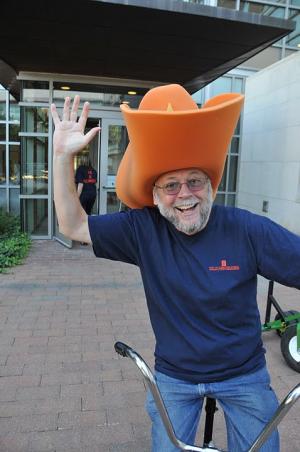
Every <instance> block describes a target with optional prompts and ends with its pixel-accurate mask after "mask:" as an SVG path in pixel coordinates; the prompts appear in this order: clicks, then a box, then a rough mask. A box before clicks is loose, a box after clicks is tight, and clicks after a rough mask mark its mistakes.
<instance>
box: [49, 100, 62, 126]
mask: <svg viewBox="0 0 300 452" xmlns="http://www.w3.org/2000/svg"><path fill="white" fill-rule="evenodd" d="M50 111H51V115H52V119H53V122H54V124H55V126H57V124H58V123H59V122H60V119H59V116H58V113H57V111H56V105H55V104H51V106H50Z"/></svg>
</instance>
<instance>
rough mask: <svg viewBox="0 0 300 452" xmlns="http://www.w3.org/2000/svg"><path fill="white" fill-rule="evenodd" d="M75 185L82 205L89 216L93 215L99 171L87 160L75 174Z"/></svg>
mask: <svg viewBox="0 0 300 452" xmlns="http://www.w3.org/2000/svg"><path fill="white" fill-rule="evenodd" d="M75 183H76V184H77V193H78V196H79V200H80V204H81V205H82V207H83V209H84V210H85V212H86V213H87V214H88V215H91V213H92V209H93V206H94V203H95V200H96V195H97V190H96V184H97V171H96V170H95V169H94V168H93V166H92V164H91V162H90V160H88V159H87V158H85V160H83V162H82V164H81V165H80V166H79V167H78V168H77V170H76V173H75Z"/></svg>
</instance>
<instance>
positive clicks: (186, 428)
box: [146, 367, 279, 452]
mask: <svg viewBox="0 0 300 452" xmlns="http://www.w3.org/2000/svg"><path fill="white" fill-rule="evenodd" d="M155 378H156V381H157V384H158V387H159V389H160V392H161V395H162V398H163V400H164V403H165V406H166V409H167V411H168V414H169V417H170V419H171V422H172V424H173V427H174V431H175V434H176V436H177V438H179V439H180V440H181V441H183V442H185V443H187V444H190V445H194V441H195V436H196V432H197V427H198V424H199V419H200V415H201V409H202V404H203V397H204V396H210V397H212V398H215V399H217V401H218V405H219V406H221V408H222V409H223V411H224V416H225V422H226V429H227V449H228V451H229V452H245V451H247V450H249V448H250V446H251V445H252V444H253V442H254V440H255V439H256V438H257V436H258V435H259V433H260V432H261V430H262V429H263V427H264V426H265V424H266V423H267V422H268V421H269V420H270V419H271V417H272V416H273V414H274V412H275V411H276V409H277V407H278V400H277V397H276V395H275V393H274V391H273V389H272V388H271V387H270V377H269V374H268V371H267V369H266V367H263V368H262V369H259V370H258V371H255V372H253V373H250V374H247V375H241V376H238V377H234V378H230V379H227V380H224V381H219V382H214V383H204V384H203V383H199V384H195V383H191V382H187V381H183V380H178V379H176V378H173V377H169V376H168V375H165V374H162V373H160V372H156V375H155ZM146 409H147V412H148V414H149V416H150V418H151V420H152V452H175V451H178V450H180V449H178V448H177V447H175V446H174V445H173V444H172V443H171V441H170V440H169V437H168V435H167V433H166V431H165V428H164V426H163V423H162V421H161V419H160V415H159V412H158V410H157V409H156V406H155V402H154V400H153V397H152V394H151V393H150V391H149V390H148V393H147V403H146ZM260 451H261V452H278V451H279V435H278V432H277V431H274V432H273V433H272V434H271V436H269V438H268V439H267V441H266V442H265V443H264V445H263V446H262V447H261V448H260Z"/></svg>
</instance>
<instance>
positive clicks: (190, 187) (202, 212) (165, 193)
mask: <svg viewBox="0 0 300 452" xmlns="http://www.w3.org/2000/svg"><path fill="white" fill-rule="evenodd" d="M178 183H179V185H178ZM153 200H154V204H155V205H156V206H157V207H158V209H159V211H160V213H161V215H163V216H164V217H165V218H166V219H167V220H169V221H170V222H171V223H172V224H173V225H174V226H175V228H176V229H178V230H179V231H181V232H184V233H185V234H187V235H192V234H196V233H197V232H199V231H201V230H202V229H203V228H204V227H205V226H206V224H207V222H208V219H209V215H210V211H211V207H212V203H213V197H212V188H211V183H210V180H209V178H208V177H207V175H206V174H205V173H204V172H203V171H201V170H199V169H196V168H190V169H182V170H177V171H171V172H169V173H166V174H163V175H162V176H160V177H159V178H158V179H157V180H156V182H155V186H154V189H153Z"/></svg>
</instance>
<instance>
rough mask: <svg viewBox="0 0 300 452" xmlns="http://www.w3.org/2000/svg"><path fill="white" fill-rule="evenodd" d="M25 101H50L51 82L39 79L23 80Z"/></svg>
mask: <svg viewBox="0 0 300 452" xmlns="http://www.w3.org/2000/svg"><path fill="white" fill-rule="evenodd" d="M22 88H23V89H22V101H23V102H47V103H48V102H49V83H48V82H39V81H28V80H25V81H23V82H22Z"/></svg>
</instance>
